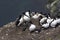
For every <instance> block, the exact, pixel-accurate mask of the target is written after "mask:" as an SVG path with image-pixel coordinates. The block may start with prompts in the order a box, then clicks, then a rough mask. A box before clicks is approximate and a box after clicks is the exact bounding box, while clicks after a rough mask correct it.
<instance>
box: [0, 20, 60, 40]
mask: <svg viewBox="0 0 60 40" xmlns="http://www.w3.org/2000/svg"><path fill="white" fill-rule="evenodd" d="M0 40H60V27H56V28H49V29H46V30H41V32H40V33H30V32H29V30H28V29H27V30H26V31H24V32H22V31H21V28H16V26H15V21H14V22H10V23H8V24H6V25H4V26H3V27H1V28H0Z"/></svg>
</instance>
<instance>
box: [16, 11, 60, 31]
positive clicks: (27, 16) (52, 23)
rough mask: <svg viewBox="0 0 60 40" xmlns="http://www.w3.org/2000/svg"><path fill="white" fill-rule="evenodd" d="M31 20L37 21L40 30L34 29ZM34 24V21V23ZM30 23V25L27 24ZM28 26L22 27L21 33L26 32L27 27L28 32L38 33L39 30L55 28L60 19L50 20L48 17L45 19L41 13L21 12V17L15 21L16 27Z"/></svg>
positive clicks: (59, 23) (34, 26)
mask: <svg viewBox="0 0 60 40" xmlns="http://www.w3.org/2000/svg"><path fill="white" fill-rule="evenodd" d="M32 19H34V20H38V22H39V24H40V26H41V27H40V29H36V28H37V27H36V25H35V24H34V23H33V22H32V21H31V20H32ZM34 22H35V21H34ZM29 23H30V24H29ZM23 24H24V25H28V24H29V25H28V26H26V27H25V26H24V29H23V31H25V30H26V28H27V27H28V29H29V31H30V32H34V31H36V32H40V30H41V28H44V29H46V28H49V27H52V28H55V27H57V26H59V25H60V18H55V19H54V18H51V17H50V16H49V15H48V17H46V16H45V15H43V14H42V13H41V12H40V13H38V12H30V10H29V11H26V12H23V13H22V15H19V17H18V19H17V21H16V27H19V26H21V25H23Z"/></svg>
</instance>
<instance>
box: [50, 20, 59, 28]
mask: <svg viewBox="0 0 60 40" xmlns="http://www.w3.org/2000/svg"><path fill="white" fill-rule="evenodd" d="M59 24H60V19H56V20H54V21H53V22H52V23H51V27H56V26H57V25H59Z"/></svg>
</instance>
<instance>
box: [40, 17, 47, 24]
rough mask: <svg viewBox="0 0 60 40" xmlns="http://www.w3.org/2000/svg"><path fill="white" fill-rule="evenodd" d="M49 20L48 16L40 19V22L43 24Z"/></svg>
mask: <svg viewBox="0 0 60 40" xmlns="http://www.w3.org/2000/svg"><path fill="white" fill-rule="evenodd" d="M46 20H47V17H44V18H42V19H41V20H40V24H41V25H42V24H43V23H44V22H45V21H46Z"/></svg>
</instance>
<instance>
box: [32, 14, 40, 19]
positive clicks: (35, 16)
mask: <svg viewBox="0 0 60 40" xmlns="http://www.w3.org/2000/svg"><path fill="white" fill-rule="evenodd" d="M40 16H41V14H39V13H36V14H35V15H34V16H32V18H33V19H38V18H39V17H40Z"/></svg>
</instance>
